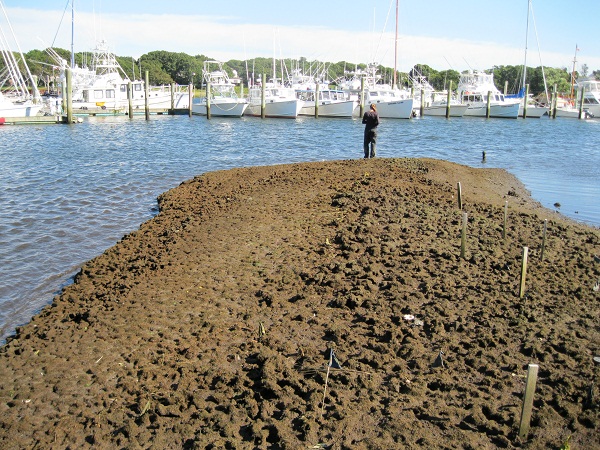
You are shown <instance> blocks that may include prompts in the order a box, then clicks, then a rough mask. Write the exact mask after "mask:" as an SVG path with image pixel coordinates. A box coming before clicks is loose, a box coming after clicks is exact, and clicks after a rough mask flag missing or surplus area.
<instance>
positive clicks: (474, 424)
mask: <svg viewBox="0 0 600 450" xmlns="http://www.w3.org/2000/svg"><path fill="white" fill-rule="evenodd" d="M458 182H460V183H461V187H462V200H463V210H462V211H461V210H459V209H458V206H457V204H458V202H457V198H456V195H457V183H458ZM506 201H508V217H507V227H506V229H504V226H503V223H504V207H505V202H506ZM159 205H160V211H161V212H160V214H159V215H158V216H157V217H156V218H154V219H153V220H150V221H148V222H146V223H144V224H143V225H142V226H141V227H140V229H139V230H138V231H136V232H134V233H131V234H130V235H128V236H125V237H124V238H123V239H122V240H121V241H120V242H119V243H118V244H117V245H115V246H114V247H112V248H110V249H109V250H107V251H106V252H105V253H104V254H103V255H101V256H99V257H98V258H96V259H94V260H92V261H90V262H89V263H87V264H86V265H85V266H84V267H83V268H82V270H81V272H80V273H79V274H78V276H77V277H76V280H75V282H74V283H73V284H72V285H71V286H68V287H67V288H65V290H64V292H63V293H62V294H61V295H60V296H58V297H57V298H56V299H55V301H54V303H53V304H52V305H51V306H49V307H47V308H46V309H45V310H43V311H42V313H41V314H39V315H38V316H36V317H34V318H33V320H32V322H31V323H30V324H28V325H27V326H24V327H22V328H19V329H18V330H17V334H16V335H15V336H14V337H13V338H12V339H10V340H9V342H8V343H7V344H6V345H5V346H4V347H3V348H2V350H1V353H0V358H1V361H0V447H2V448H7V449H12V448H14V449H17V448H19V449H20V448H34V447H35V448H85V447H94V448H203V449H204V448H206V449H211V448H214V449H240V448H248V449H254V448H270V449H299V448H334V449H362V448H364V449H367V448H369V449H374V448H381V449H384V448H385V449H389V448H448V449H451V448H473V449H475V448H476V449H482V448H509V449H510V448H528V449H548V448H560V447H561V446H562V445H563V444H565V443H566V442H569V444H570V446H571V448H572V449H576V448H581V449H584V448H587V449H589V448H600V433H598V427H599V418H600V406H599V405H600V399H598V395H597V394H596V393H595V391H594V382H595V380H596V377H597V375H598V371H599V370H600V365H594V361H593V357H594V356H596V355H600V331H599V330H600V319H599V318H600V314H599V312H600V311H599V302H598V301H599V295H600V294H599V293H598V291H597V290H594V284H595V283H596V282H597V281H598V280H599V279H600V262H598V261H596V260H595V259H594V255H600V236H599V234H600V233H599V231H598V230H597V229H593V228H589V227H585V226H581V225H578V224H575V223H573V222H570V221H567V220H565V219H563V218H560V217H559V216H557V215H556V214H554V213H552V212H549V211H547V210H545V209H543V208H541V207H540V206H539V205H538V204H536V203H535V202H532V201H531V199H530V198H529V196H528V194H527V192H525V190H524V189H523V187H522V186H521V185H520V183H518V181H517V180H515V179H514V178H513V177H512V176H510V175H508V174H507V173H506V172H504V171H501V170H475V169H471V168H467V167H463V166H458V165H455V164H451V163H446V162H440V161H433V160H417V159H375V160H365V161H363V160H359V161H338V162H324V163H309V164H294V165H285V166H273V167H258V168H248V169H236V170H231V171H225V172H214V173H209V174H206V175H203V176H201V177H197V178H195V179H193V180H190V181H188V182H185V183H183V184H182V185H181V186H179V187H177V188H175V189H173V190H171V191H169V192H167V193H165V194H163V195H162V196H161V197H160V198H159ZM463 212H466V213H467V218H468V224H467V239H466V246H465V254H464V257H461V229H462V214H463ZM544 219H546V220H548V222H547V238H546V242H545V244H544V248H543V252H544V254H543V259H542V254H541V252H542V229H543V223H544ZM504 235H505V237H503V236H504ZM523 247H528V249H529V265H528V272H527V277H526V290H525V294H524V295H523V296H522V297H521V296H520V295H519V284H520V272H521V261H522V253H523ZM332 350H333V351H334V352H335V355H336V356H337V359H338V361H339V363H340V366H341V368H335V367H334V368H330V370H329V372H328V362H329V360H330V359H329V358H330V355H331V351H332ZM530 363H535V364H538V365H539V368H540V370H539V375H538V377H539V378H538V383H537V390H536V393H535V397H534V411H533V418H532V422H531V430H530V432H529V434H528V437H527V439H523V440H522V439H520V438H519V437H518V422H519V419H520V413H521V404H522V397H523V390H524V385H525V375H526V370H527V366H528V364H530ZM326 381H327V391H326V392H325V391H324V388H325V382H326ZM324 393H325V395H324Z"/></svg>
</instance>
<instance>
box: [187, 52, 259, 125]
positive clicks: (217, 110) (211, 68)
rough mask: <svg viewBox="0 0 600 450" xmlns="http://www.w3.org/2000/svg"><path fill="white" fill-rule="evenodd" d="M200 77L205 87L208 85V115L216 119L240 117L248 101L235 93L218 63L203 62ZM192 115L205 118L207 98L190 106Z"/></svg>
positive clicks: (220, 64) (227, 76) (220, 63)
mask: <svg viewBox="0 0 600 450" xmlns="http://www.w3.org/2000/svg"><path fill="white" fill-rule="evenodd" d="M202 77H203V79H204V83H205V85H207V86H208V85H210V94H211V95H210V114H211V116H216V117H242V115H243V114H244V112H245V111H246V108H247V107H248V101H247V100H246V99H244V98H240V97H239V96H238V95H237V94H236V92H235V85H234V84H233V83H232V82H231V80H230V78H229V75H228V74H227V72H226V71H225V69H223V63H222V62H219V61H205V62H204V66H203V70H202ZM192 114H196V115H200V116H206V114H207V98H206V97H203V98H201V99H200V101H199V102H198V103H194V104H192Z"/></svg>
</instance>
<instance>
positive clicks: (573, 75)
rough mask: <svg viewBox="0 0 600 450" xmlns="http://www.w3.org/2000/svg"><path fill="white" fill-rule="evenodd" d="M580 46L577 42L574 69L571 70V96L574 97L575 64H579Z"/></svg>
mask: <svg viewBox="0 0 600 450" xmlns="http://www.w3.org/2000/svg"><path fill="white" fill-rule="evenodd" d="M578 51H579V47H578V46H577V44H575V56H574V57H573V71H572V72H571V98H573V97H574V93H575V65H576V64H577V52H578Z"/></svg>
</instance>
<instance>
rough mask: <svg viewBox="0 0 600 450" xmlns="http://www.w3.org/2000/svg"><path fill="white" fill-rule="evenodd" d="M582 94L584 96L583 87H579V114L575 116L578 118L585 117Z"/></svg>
mask: <svg viewBox="0 0 600 450" xmlns="http://www.w3.org/2000/svg"><path fill="white" fill-rule="evenodd" d="M583 96H584V92H583V88H581V95H580V97H579V116H577V117H578V118H579V119H585V117H584V115H583Z"/></svg>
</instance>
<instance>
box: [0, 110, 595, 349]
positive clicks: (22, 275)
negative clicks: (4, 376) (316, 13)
mask: <svg viewBox="0 0 600 450" xmlns="http://www.w3.org/2000/svg"><path fill="white" fill-rule="evenodd" d="M362 130H363V126H362V125H361V124H360V122H359V121H355V120H342V119H324V118H321V119H318V120H314V119H313V118H303V119H297V120H273V119H266V120H261V119H258V118H247V119H246V118H244V119H217V118H213V119H212V120H211V121H207V120H206V119H205V118H201V117H192V118H189V117H187V116H176V117H169V116H152V117H151V120H150V121H148V122H146V121H145V120H143V116H142V117H136V118H135V119H134V120H132V121H130V120H129V119H127V118H124V117H106V118H90V119H84V123H82V124H78V125H74V126H58V125H44V126H3V127H0V171H1V178H0V205H1V208H0V343H2V342H3V339H5V338H6V336H8V335H10V334H12V333H13V332H14V328H15V327H16V326H18V325H21V324H24V323H27V322H28V321H29V320H30V319H31V317H32V315H34V314H36V313H37V312H39V310H40V309H41V308H42V307H43V306H44V305H46V304H48V303H50V302H51V301H52V298H53V296H54V295H55V294H56V293H58V292H59V291H60V289H61V288H62V287H63V286H65V285H66V284H68V283H69V282H70V279H71V277H72V276H73V275H74V274H75V273H76V272H77V270H78V269H79V267H80V266H81V264H82V263H84V262H85V261H87V260H89V259H91V258H93V257H95V256H97V255H99V254H101V253H102V252H103V251H104V250H105V249H107V248H108V247H110V246H112V245H114V244H115V243H116V242H117V241H118V240H119V239H120V238H121V237H122V236H123V235H125V234H127V233H129V232H131V231H133V230H136V229H137V228H138V227H139V225H140V224H141V223H142V222H144V221H146V220H148V219H150V218H151V217H152V216H153V215H155V214H156V212H157V204H156V197H157V196H158V195H159V194H160V193H162V192H164V191H166V190H168V189H171V188H173V187H175V186H177V185H178V184H179V183H181V182H182V181H184V180H186V179H189V178H192V177H193V176H195V175H198V174H200V173H203V172H207V171H214V170H221V169H229V168H233V167H241V166H255V165H270V164H279V163H290V162H302V161H318V160H334V159H349V158H359V157H361V156H362V148H361V147H362ZM379 142H380V143H379V145H378V155H379V156H381V157H402V156H411V157H421V156H423V157H431V158H439V159H446V160H450V161H455V162H458V163H461V164H466V165H470V166H473V167H500V168H505V169H507V170H508V171H510V172H511V173H513V174H515V175H516V176H517V177H518V178H519V179H520V180H521V181H523V182H524V183H525V185H526V186H527V187H528V188H529V190H530V191H531V192H532V195H533V197H534V198H536V199H537V200H539V201H540V202H542V204H543V205H544V206H547V207H549V208H554V207H553V206H552V205H553V204H554V203H555V202H558V203H560V204H561V208H560V211H561V212H562V213H563V214H565V215H567V216H570V217H573V218H575V219H577V220H579V221H582V222H585V223H588V224H591V225H594V226H600V149H599V146H598V143H599V142H600V121H578V120H565V119H556V120H550V119H547V118H546V119H539V120H538V119H528V120H484V119H476V118H468V119H467V118H463V119H451V120H446V119H443V118H424V119H416V120H383V121H382V125H381V126H380V132H379ZM483 151H485V152H486V155H487V159H486V162H485V163H483V162H482V158H481V156H482V152H483Z"/></svg>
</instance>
